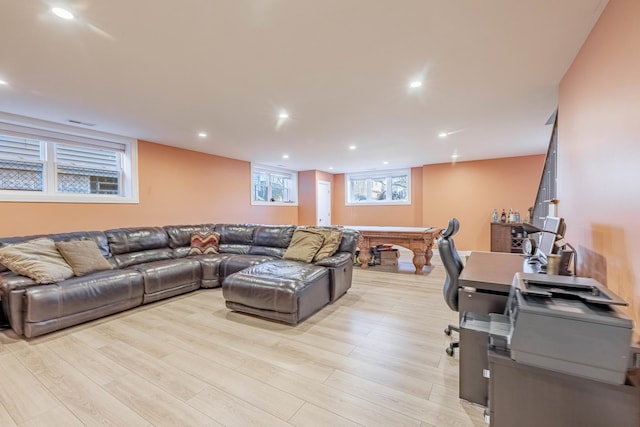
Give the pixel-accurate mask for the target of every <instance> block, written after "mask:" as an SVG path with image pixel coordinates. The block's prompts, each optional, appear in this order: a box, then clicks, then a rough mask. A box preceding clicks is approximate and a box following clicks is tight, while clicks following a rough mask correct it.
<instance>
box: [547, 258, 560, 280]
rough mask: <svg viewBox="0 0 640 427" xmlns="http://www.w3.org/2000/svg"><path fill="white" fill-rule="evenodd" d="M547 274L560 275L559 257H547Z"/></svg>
mask: <svg viewBox="0 0 640 427" xmlns="http://www.w3.org/2000/svg"><path fill="white" fill-rule="evenodd" d="M547 274H551V275H556V276H557V275H558V274H560V255H558V254H549V255H547Z"/></svg>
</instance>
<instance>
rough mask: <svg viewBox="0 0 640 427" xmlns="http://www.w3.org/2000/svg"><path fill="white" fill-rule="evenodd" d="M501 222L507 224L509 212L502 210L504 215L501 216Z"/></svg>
mask: <svg viewBox="0 0 640 427" xmlns="http://www.w3.org/2000/svg"><path fill="white" fill-rule="evenodd" d="M500 222H507V212H506V211H505V210H504V208H503V209H502V214H500Z"/></svg>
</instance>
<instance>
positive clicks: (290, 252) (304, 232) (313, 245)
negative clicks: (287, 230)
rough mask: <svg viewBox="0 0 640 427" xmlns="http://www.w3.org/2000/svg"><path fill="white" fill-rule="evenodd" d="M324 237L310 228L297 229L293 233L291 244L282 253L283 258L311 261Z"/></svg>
mask: <svg viewBox="0 0 640 427" xmlns="http://www.w3.org/2000/svg"><path fill="white" fill-rule="evenodd" d="M323 242H324V237H323V236H322V234H320V233H317V232H315V231H313V230H310V229H303V228H301V229H298V230H296V231H295V232H294V233H293V237H292V238H291V244H289V247H288V248H287V250H286V251H285V253H284V256H283V258H284V259H290V260H294V261H302V262H311V261H312V260H313V257H314V256H315V255H316V254H317V253H318V250H320V248H321V247H322V243H323Z"/></svg>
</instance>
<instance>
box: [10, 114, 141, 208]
mask: <svg viewBox="0 0 640 427" xmlns="http://www.w3.org/2000/svg"><path fill="white" fill-rule="evenodd" d="M0 133H3V134H6V135H10V136H14V137H18V138H27V139H32V140H38V141H42V142H44V144H43V148H42V149H43V150H44V153H43V162H44V169H45V170H44V176H43V180H44V182H43V184H44V185H43V191H21V190H0V201H3V202H58V203H60V202H62V203H139V193H138V141H137V140H136V139H133V138H127V137H123V136H119V135H113V134H108V133H104V132H98V131H94V130H90V129H80V128H76V127H73V126H67V125H62V124H58V123H52V122H47V121H43V120H38V119H33V118H30V117H24V116H17V115H13V114H8V113H0ZM56 143H60V144H69V145H76V146H86V147H93V148H99V149H112V150H115V149H117V151H120V150H123V155H122V165H121V166H122V175H123V176H122V177H121V191H120V194H119V195H110V194H80V193H66V192H65V193H63V192H58V191H57V185H56V184H57V183H56V179H57V174H56V163H55V161H56V159H55V156H54V155H53V153H54V149H53V145H54V144H56ZM123 147H124V149H123Z"/></svg>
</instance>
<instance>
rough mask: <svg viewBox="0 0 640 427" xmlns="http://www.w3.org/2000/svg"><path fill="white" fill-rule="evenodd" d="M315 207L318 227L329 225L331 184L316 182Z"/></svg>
mask: <svg viewBox="0 0 640 427" xmlns="http://www.w3.org/2000/svg"><path fill="white" fill-rule="evenodd" d="M316 203H317V205H316V215H317V216H318V226H325V227H326V226H329V225H331V183H330V182H327V181H318V197H317V202H316Z"/></svg>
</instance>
